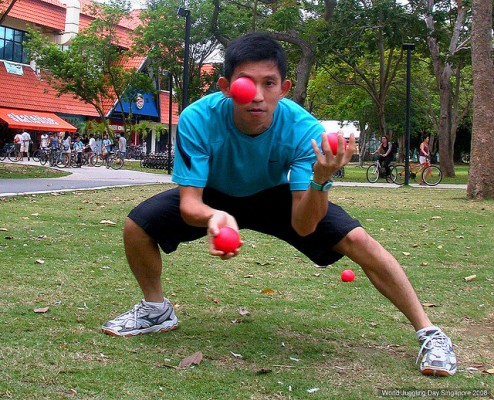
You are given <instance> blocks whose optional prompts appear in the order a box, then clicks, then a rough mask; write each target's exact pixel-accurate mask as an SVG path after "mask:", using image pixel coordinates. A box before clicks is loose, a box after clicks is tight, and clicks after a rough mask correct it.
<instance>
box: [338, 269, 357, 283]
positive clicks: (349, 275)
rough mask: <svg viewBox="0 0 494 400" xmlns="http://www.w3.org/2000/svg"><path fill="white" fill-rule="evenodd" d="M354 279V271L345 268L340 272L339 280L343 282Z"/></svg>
mask: <svg viewBox="0 0 494 400" xmlns="http://www.w3.org/2000/svg"><path fill="white" fill-rule="evenodd" d="M354 279H355V273H354V272H353V271H352V270H351V269H345V270H344V271H343V272H342V273H341V280H342V281H343V282H352V281H353V280H354Z"/></svg>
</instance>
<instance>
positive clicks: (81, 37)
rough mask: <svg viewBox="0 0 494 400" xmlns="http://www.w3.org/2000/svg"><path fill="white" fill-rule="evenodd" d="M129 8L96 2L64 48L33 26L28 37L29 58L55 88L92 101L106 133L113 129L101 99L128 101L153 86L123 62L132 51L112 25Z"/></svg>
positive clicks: (124, 118)
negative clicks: (84, 23)
mask: <svg viewBox="0 0 494 400" xmlns="http://www.w3.org/2000/svg"><path fill="white" fill-rule="evenodd" d="M128 11H129V8H128V4H127V3H126V2H125V1H120V0H118V1H112V2H111V3H110V4H107V5H100V4H96V3H95V4H94V5H93V6H92V9H91V13H92V14H93V15H95V16H96V18H95V19H94V20H93V22H92V23H91V24H90V26H89V27H88V28H87V29H86V30H84V31H81V32H80V33H79V34H78V35H77V36H76V37H75V38H74V39H73V40H72V41H71V43H70V46H69V47H68V48H67V49H62V48H61V47H60V46H58V45H57V44H55V43H53V42H51V41H50V40H49V39H48V38H46V37H45V36H44V35H43V34H41V33H40V32H38V31H37V30H36V29H30V30H29V38H28V41H27V43H26V48H27V50H28V54H29V55H30V57H31V59H33V60H34V61H35V62H36V64H37V66H38V67H40V68H41V70H42V71H43V74H44V75H45V77H46V79H47V80H48V81H49V83H50V84H51V85H52V86H53V87H54V88H55V89H56V90H57V91H58V93H59V94H64V93H71V94H73V95H74V97H76V98H79V99H80V100H82V101H84V102H86V103H88V104H91V105H92V106H94V108H95V109H96V111H97V112H98V114H99V116H100V118H101V120H102V121H103V122H104V124H105V127H106V131H107V133H108V134H109V135H112V132H111V129H110V126H109V123H108V120H107V118H106V115H105V104H107V103H108V102H110V103H112V104H113V103H115V102H116V104H122V102H123V101H132V100H133V99H134V97H135V95H136V93H137V91H144V92H147V91H150V90H152V88H153V87H152V82H151V80H150V78H149V76H148V75H147V74H144V73H139V72H137V71H136V69H135V68H130V69H129V68H125V67H124V66H125V64H126V62H127V61H128V60H129V59H130V57H131V53H130V52H129V51H128V50H126V49H125V46H123V45H120V43H119V40H120V39H119V36H118V34H117V31H116V25H117V23H118V22H119V21H120V20H121V19H122V18H124V16H125V15H126V14H127V13H128ZM122 109H123V108H122ZM122 114H123V111H122ZM122 119H123V121H124V125H125V126H126V125H127V124H128V123H129V119H128V118H126V116H125V115H122ZM125 129H126V131H127V130H128V129H127V127H126V128H125Z"/></svg>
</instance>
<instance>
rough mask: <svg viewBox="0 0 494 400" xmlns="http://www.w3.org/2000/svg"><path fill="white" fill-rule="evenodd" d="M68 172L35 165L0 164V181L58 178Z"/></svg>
mask: <svg viewBox="0 0 494 400" xmlns="http://www.w3.org/2000/svg"><path fill="white" fill-rule="evenodd" d="M66 175H70V172H66V171H60V170H58V169H55V168H48V167H42V166H37V165H25V164H20V163H12V162H8V161H5V162H0V179H28V178H59V177H61V176H66Z"/></svg>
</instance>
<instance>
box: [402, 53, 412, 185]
mask: <svg viewBox="0 0 494 400" xmlns="http://www.w3.org/2000/svg"><path fill="white" fill-rule="evenodd" d="M401 48H402V49H403V50H406V51H407V94H406V119H405V125H406V135H405V185H408V182H409V180H410V75H411V74H410V65H411V51H412V50H413V49H414V48H415V44H413V43H403V44H402V46H401Z"/></svg>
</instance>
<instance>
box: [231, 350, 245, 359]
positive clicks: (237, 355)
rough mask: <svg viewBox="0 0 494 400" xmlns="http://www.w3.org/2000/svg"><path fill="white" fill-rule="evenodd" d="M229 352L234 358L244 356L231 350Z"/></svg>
mask: <svg viewBox="0 0 494 400" xmlns="http://www.w3.org/2000/svg"><path fill="white" fill-rule="evenodd" d="M230 353H231V354H232V356H233V357H235V358H244V357H243V356H242V354H238V353H234V352H233V351H230Z"/></svg>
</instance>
